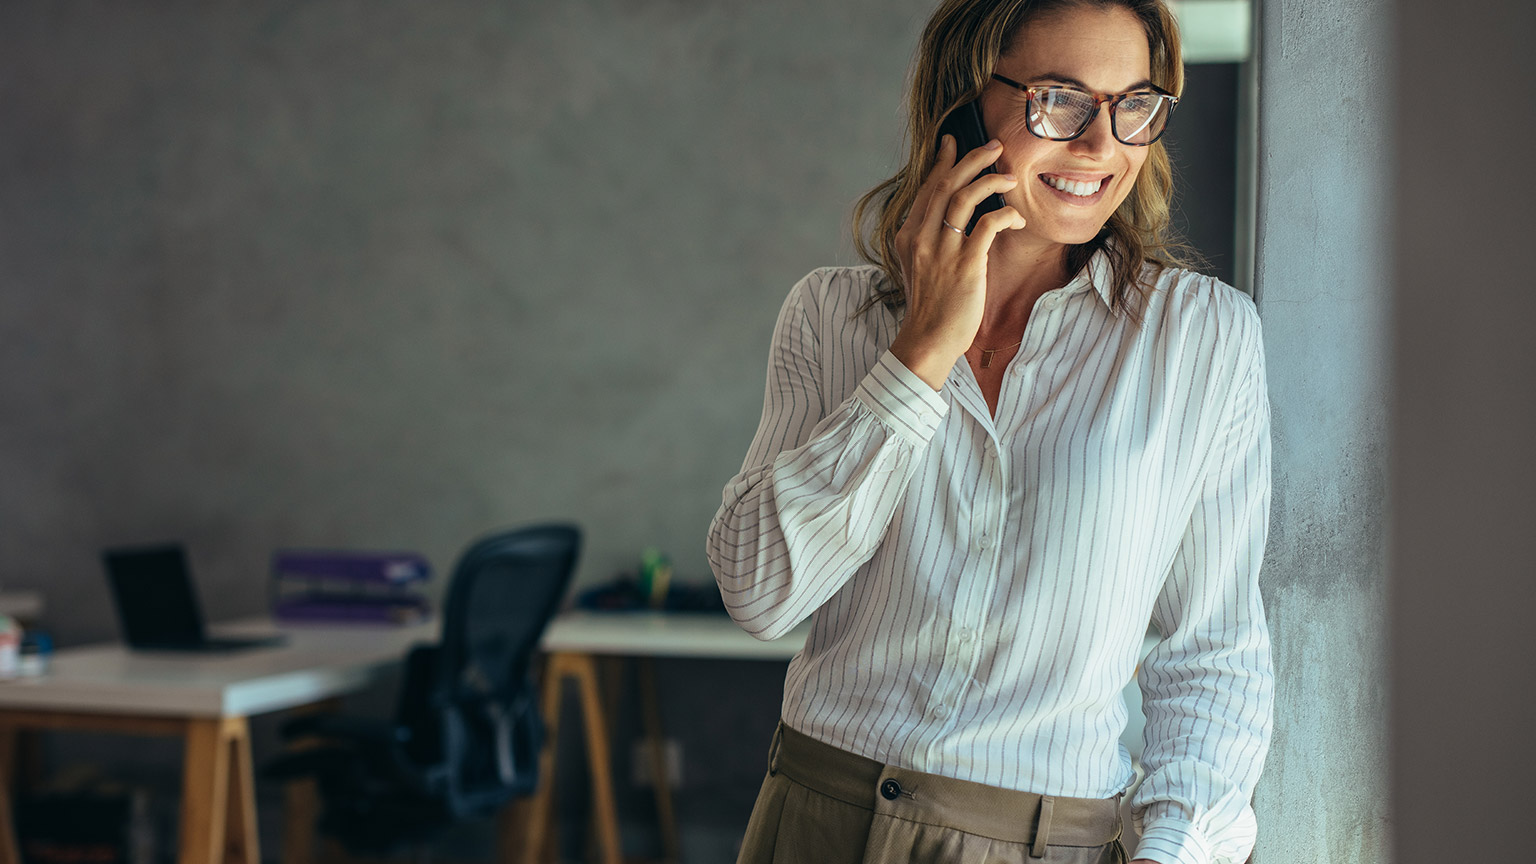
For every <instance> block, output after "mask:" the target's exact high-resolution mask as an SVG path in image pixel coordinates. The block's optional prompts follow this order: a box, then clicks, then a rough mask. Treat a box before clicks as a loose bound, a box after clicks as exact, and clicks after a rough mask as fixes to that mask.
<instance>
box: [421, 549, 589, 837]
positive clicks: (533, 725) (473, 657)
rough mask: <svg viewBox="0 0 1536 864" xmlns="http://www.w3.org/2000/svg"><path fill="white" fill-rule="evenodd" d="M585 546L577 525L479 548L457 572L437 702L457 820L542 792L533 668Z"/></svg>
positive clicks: (449, 800)
mask: <svg viewBox="0 0 1536 864" xmlns="http://www.w3.org/2000/svg"><path fill="white" fill-rule="evenodd" d="M580 543H581V534H580V532H579V531H578V530H577V529H576V528H575V527H573V526H570V525H542V526H537V527H533V528H524V529H520V530H517V531H510V532H507V533H504V534H498V535H495V536H492V537H488V538H485V539H484V540H481V541H479V542H477V543H476V544H474V545H473V546H471V547H470V549H469V551H467V552H465V553H464V557H463V558H461V559H460V560H459V564H458V566H457V567H456V568H455V569H454V574H453V582H452V583H451V584H450V585H449V587H448V604H447V608H446V609H445V611H444V616H443V640H442V645H441V648H440V653H439V655H438V674H437V680H438V687H437V695H436V701H437V704H438V706H439V708H438V711H439V712H440V713H439V717H440V718H441V724H442V725H441V726H440V727H439V730H440V734H441V736H442V738H441V740H442V742H443V746H442V752H443V756H444V757H445V760H446V765H445V767H446V769H447V775H446V777H447V788H446V790H445V792H446V799H447V800H446V803H447V805H448V809H449V810H450V812H452V813H453V814H454V815H455V817H457V818H462V817H464V816H477V815H485V814H488V813H490V812H492V811H493V810H494V809H495V808H497V807H499V806H500V805H501V803H502V802H504V801H505V800H506V799H507V798H508V797H509V796H512V795H517V794H527V793H528V792H531V791H532V790H533V788H534V784H535V782H536V781H537V778H538V748H539V741H540V740H541V738H542V737H543V736H542V724H541V722H540V718H539V710H538V702H537V700H536V699H535V698H534V694H533V692H532V686H531V684H530V675H529V673H530V671H531V670H530V668H529V667H530V664H531V662H532V659H533V654H534V652H535V651H536V650H538V645H539V640H540V638H541V637H542V636H543V634H544V628H545V627H546V626H547V625H548V624H549V619H550V618H551V617H552V616H553V615H554V613H555V610H556V608H558V607H559V605H560V600H561V598H562V597H564V596H565V590H566V587H567V586H568V585H569V584H570V580H571V575H572V573H573V572H574V570H575V565H576V554H577V551H578V548H579V546H580Z"/></svg>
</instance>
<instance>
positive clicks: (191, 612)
mask: <svg viewBox="0 0 1536 864" xmlns="http://www.w3.org/2000/svg"><path fill="white" fill-rule="evenodd" d="M102 560H103V561H104V562H105V563H106V566H107V578H108V579H109V580H111V582H112V597H113V600H114V601H115V602H116V604H117V619H118V622H119V623H120V624H121V625H122V630H123V639H124V640H125V641H126V642H127V643H128V647H130V648H136V649H142V650H149V651H239V650H242V649H246V648H259V647H262V646H267V645H277V644H280V643H281V642H282V641H283V637H282V636H259V637H250V638H240V639H210V638H209V637H208V634H207V633H206V632H205V631H204V629H203V613H202V609H201V608H200V607H199V606H198V603H197V594H196V593H195V592H194V591H193V588H192V571H191V568H189V567H188V566H187V553H186V550H184V549H183V548H182V547H181V546H180V545H177V544H166V545H163V546H144V547H138V548H133V549H108V550H106V551H105V552H103V553H102Z"/></svg>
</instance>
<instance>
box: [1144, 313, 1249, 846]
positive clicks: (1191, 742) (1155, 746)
mask: <svg viewBox="0 0 1536 864" xmlns="http://www.w3.org/2000/svg"><path fill="white" fill-rule="evenodd" d="M1251 323H1252V326H1251V327H1250V328H1248V333H1247V334H1246V335H1247V337H1248V338H1246V339H1244V340H1243V343H1244V347H1243V356H1239V357H1238V358H1236V362H1237V363H1239V364H1245V365H1246V367H1247V368H1246V370H1243V369H1241V368H1239V369H1238V370H1237V372H1236V373H1235V374H1234V375H1233V379H1232V380H1234V381H1235V382H1237V386H1236V387H1235V388H1234V390H1233V391H1232V395H1231V397H1230V399H1229V400H1228V404H1227V406H1226V409H1225V411H1224V413H1223V415H1221V420H1220V421H1219V423H1220V425H1219V426H1218V427H1217V434H1216V437H1215V441H1214V444H1213V447H1212V451H1211V454H1210V458H1209V461H1208V465H1207V470H1206V473H1205V475H1204V481H1203V488H1202V490H1201V494H1200V497H1199V499H1198V501H1197V503H1196V505H1195V508H1194V511H1193V515H1192V517H1191V519H1190V521H1189V526H1188V529H1187V531H1186V532H1185V534H1184V537H1183V540H1182V543H1181V545H1180V547H1179V550H1178V553H1177V556H1176V558H1175V561H1174V564H1173V567H1172V569H1171V571H1170V572H1169V575H1168V579H1167V582H1166V583H1165V584H1164V587H1163V589H1162V593H1161V595H1160V596H1159V598H1158V600H1157V603H1156V605H1155V607H1154V612H1153V619H1152V620H1153V623H1154V624H1155V625H1156V626H1157V628H1158V630H1159V631H1160V632H1161V633H1163V634H1164V638H1163V639H1162V641H1161V642H1160V643H1159V644H1158V645H1157V646H1156V647H1155V648H1153V650H1152V652H1151V653H1150V654H1149V655H1148V656H1147V658H1146V660H1145V661H1144V662H1143V664H1142V667H1141V671H1140V672H1139V678H1140V683H1141V688H1142V691H1143V696H1144V698H1143V709H1144V710H1145V712H1146V717H1147V725H1146V748H1145V750H1144V752H1143V755H1142V762H1143V765H1144V766H1145V768H1146V770H1147V776H1146V779H1145V780H1144V781H1143V782H1142V785H1141V788H1140V789H1139V790H1138V791H1137V793H1136V795H1135V797H1134V799H1133V800H1132V802H1131V803H1132V812H1133V814H1134V818H1135V821H1136V823H1137V826H1138V828H1139V829H1140V833H1141V843H1140V845H1139V846H1138V847H1137V852H1136V856H1135V857H1137V858H1148V859H1151V860H1153V861H1160V862H1164V864H1175V862H1177V864H1207V862H1217V864H1222V862H1234V864H1235V862H1242V861H1244V860H1246V859H1247V857H1248V855H1249V853H1250V852H1251V851H1252V849H1253V845H1254V841H1255V838H1256V836H1257V825H1256V822H1255V819H1254V813H1253V807H1252V804H1251V800H1252V796H1253V790H1254V785H1255V783H1256V782H1257V781H1258V777H1259V772H1260V770H1261V768H1262V767H1263V764H1264V757H1265V754H1266V753H1267V751H1268V749H1269V741H1270V734H1271V726H1272V711H1273V700H1274V672H1273V669H1272V668H1271V661H1270V644H1269V630H1268V626H1267V624H1266V623H1265V619H1264V606H1263V600H1262V598H1261V597H1260V596H1259V583H1258V578H1259V565H1260V561H1261V559H1262V558H1263V555H1264V541H1265V537H1266V532H1267V530H1268V524H1269V496H1270V441H1269V400H1268V396H1267V391H1266V389H1265V378H1264V355H1263V347H1262V340H1261V338H1260V335H1259V329H1258V319H1257V316H1256V315H1255V316H1252V318H1251Z"/></svg>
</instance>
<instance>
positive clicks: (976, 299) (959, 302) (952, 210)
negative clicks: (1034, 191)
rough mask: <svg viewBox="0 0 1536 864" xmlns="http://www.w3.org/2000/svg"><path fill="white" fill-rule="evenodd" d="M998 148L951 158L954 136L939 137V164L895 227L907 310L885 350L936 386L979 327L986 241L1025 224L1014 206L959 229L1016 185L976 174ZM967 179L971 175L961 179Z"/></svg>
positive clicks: (983, 298) (1003, 177)
mask: <svg viewBox="0 0 1536 864" xmlns="http://www.w3.org/2000/svg"><path fill="white" fill-rule="evenodd" d="M1002 152H1003V147H1002V144H1000V143H999V142H998V141H997V140H995V139H994V140H992V141H989V142H987V144H986V146H984V147H978V148H976V149H975V150H972V151H971V152H970V153H967V154H966V155H965V157H964V158H962V159H960V160H959V161H958V162H956V161H955V139H954V138H953V137H951V136H949V135H945V136H944V140H943V142H942V143H941V144H940V145H939V156H938V161H937V162H936V163H935V164H934V166H933V170H932V171H930V172H928V178H927V179H926V180H924V181H923V185H922V186H921V187H919V189H918V190H917V198H916V199H914V200H913V202H912V210H911V212H910V213H908V214H907V221H906V222H904V223H902V226H901V230H899V231H897V232H896V253H897V255H898V256H899V257H900V258H901V272H902V276H903V278H904V280H905V282H906V285H905V288H906V302H907V311H906V317H905V318H904V319H903V320H902V322H901V331H900V332H898V333H897V334H896V340H895V341H894V342H892V343H891V353H892V354H894V355H895V356H896V359H898V360H900V361H901V362H902V363H903V364H905V365H906V367H907V368H908V369H911V370H912V371H913V372H914V373H916V375H917V376H918V377H919V378H921V379H923V380H924V381H926V382H927V383H928V385H929V386H931V387H932V388H933V389H935V390H938V389H940V388H941V387H943V386H944V380H945V379H946V378H948V377H949V370H950V369H951V368H953V367H954V365H955V361H956V360H958V359H960V355H962V354H964V353H965V351H966V349H967V348H970V347H971V343H972V342H973V341H975V339H976V331H977V330H979V329H980V328H981V315H982V312H983V311H984V310H985V309H986V300H987V252H988V251H989V250H990V249H991V248H992V241H993V239H994V238H996V237H997V235H998V234H999V233H1000V232H1002V231H1008V230H1014V229H1018V228H1023V227H1024V217H1023V216H1021V215H1019V211H1017V210H1015V209H1014V208H1012V207H1003V208H1001V209H999V210H994V211H993V212H991V213H988V214H987V215H985V216H983V217H981V219H980V221H978V222H977V223H976V228H975V230H973V231H972V232H971V234H970V236H969V237H967V236H966V235H964V234H962V233H961V231H962V230H963V229H964V228H965V226H966V224H967V223H969V222H970V221H971V214H972V213H973V212H975V210H976V205H977V204H980V203H981V201H982V199H984V198H986V197H987V196H988V195H991V194H992V193H994V192H1006V191H1008V190H1009V189H1012V188H1013V187H1015V186H1017V185H1018V184H1019V181H1018V180H1017V179H1015V178H1014V177H1013V175H1011V174H984V175H982V176H981V177H976V175H977V174H978V173H980V172H981V170H982V169H983V168H985V167H987V166H988V165H991V164H992V163H993V162H996V161H997V157H999V156H1001V155H1002ZM972 177H976V179H975V180H974V181H972V182H970V183H969V184H968V183H967V182H966V181H967V180H969V179H970V178H972ZM945 222H948V223H949V224H948V225H946V224H945ZM949 226H955V227H953V228H951V227H949Z"/></svg>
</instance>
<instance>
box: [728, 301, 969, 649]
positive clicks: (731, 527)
mask: <svg viewBox="0 0 1536 864" xmlns="http://www.w3.org/2000/svg"><path fill="white" fill-rule="evenodd" d="M826 272H827V271H815V272H813V273H811V274H810V275H809V276H807V277H806V278H805V279H802V280H801V281H800V283H799V284H798V285H796V286H795V289H794V290H793V291H791V292H790V295H789V298H788V299H787V300H786V301H785V303H784V306H783V309H782V310H781V311H780V313H779V319H778V324H777V325H776V326H775V328H774V334H773V341H772V345H771V347H770V350H769V355H768V384H767V391H766V394H765V396H764V399H763V415H762V420H761V422H760V423H759V424H758V429H757V435H756V437H755V438H754V439H753V441H752V447H751V449H750V450H749V451H748V452H747V457H746V460H745V461H744V462H743V464H742V467H741V471H740V473H738V474H737V475H736V476H735V477H733V478H731V481H730V482H729V483H727V484H726V486H725V491H724V493H723V494H722V496H721V497H722V501H721V505H720V509H719V511H718V512H716V514H715V517H714V519H713V520H712V521H711V522H710V526H709V538H708V541H707V544H706V551H707V554H708V556H709V563H710V567H711V569H713V570H714V573H715V579H716V581H717V582H719V585H720V594H721V596H722V597H723V598H724V601H725V607H726V609H727V610H728V611H729V612H730V614H731V617H732V618H734V619H735V620H736V622H737V623H738V624H740V625H741V627H742V628H743V629H745V630H746V631H747V632H748V633H751V634H752V635H753V636H756V637H757V638H759V639H774V638H777V637H779V636H782V635H783V634H785V633H787V632H788V631H789V630H790V629H792V628H793V627H794V626H795V625H796V624H798V623H799V622H800V621H802V620H804V619H805V618H806V617H807V616H809V615H810V614H811V612H813V611H815V610H816V608H817V607H819V606H820V605H821V604H822V603H824V602H826V601H827V599H828V598H830V597H831V596H832V595H833V594H834V593H836V592H837V590H838V589H839V588H841V587H842V586H843V584H844V583H846V582H847V581H848V578H849V577H850V576H851V575H852V574H853V572H854V571H855V570H856V569H858V567H860V566H861V565H862V564H864V563H865V562H867V561H868V560H869V558H870V557H871V556H872V555H873V554H874V552H875V549H876V548H877V547H878V546H879V544H880V542H881V540H882V539H883V538H884V536H885V533H886V529H887V528H888V527H889V526H890V523H891V519H892V517H893V515H894V513H895V512H896V507H897V505H898V504H899V503H900V501H901V498H902V496H903V495H904V494H905V492H906V488H907V484H908V481H909V480H910V479H911V477H912V475H913V472H914V471H915V470H916V468H917V464H918V462H919V456H920V454H921V453H922V452H923V451H924V450H925V449H926V448H927V446H928V442H929V441H930V440H932V438H933V435H934V433H935V431H937V429H938V426H939V422H940V421H941V420H942V419H943V417H944V415H945V413H946V411H947V408H948V403H947V402H946V401H945V400H944V399H943V398H941V397H940V396H939V394H937V393H935V392H934V390H933V388H931V387H929V386H928V385H927V384H925V383H923V381H922V379H920V378H918V377H917V376H916V375H915V374H913V373H912V372H911V370H909V369H907V368H906V366H904V365H902V363H901V361H899V360H897V359H896V358H895V357H894V356H893V355H891V353H890V352H889V351H886V352H883V353H882V355H881V356H880V358H879V360H878V361H877V362H876V363H875V364H874V366H873V367H872V368H870V370H869V371H868V373H866V374H865V376H864V378H863V380H862V381H861V382H860V383H859V384H858V386H857V387H856V388H855V389H854V391H853V393H852V395H850V396H849V397H848V398H847V399H845V400H843V401H842V402H841V404H837V405H833V406H830V407H827V408H824V406H823V400H824V397H825V394H824V392H823V376H822V370H823V363H824V360H825V359H826V358H827V357H828V356H829V352H852V351H856V350H860V349H863V348H864V347H866V346H855V345H841V344H830V343H828V342H827V341H825V340H823V338H822V337H823V335H824V334H823V332H822V331H823V330H824V329H825V330H828V331H831V332H836V333H838V334H842V333H856V332H858V328H852V327H836V328H835V330H834V328H831V327H826V328H824V327H822V326H821V325H822V321H823V320H824V319H823V316H822V314H821V310H820V303H819V301H820V300H821V297H820V296H818V295H819V289H820V287H821V285H822V283H823V282H824V281H825V279H826ZM846 317H847V312H845V311H842V310H834V311H832V312H831V313H830V314H828V315H827V316H826V317H825V320H839V319H846Z"/></svg>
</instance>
